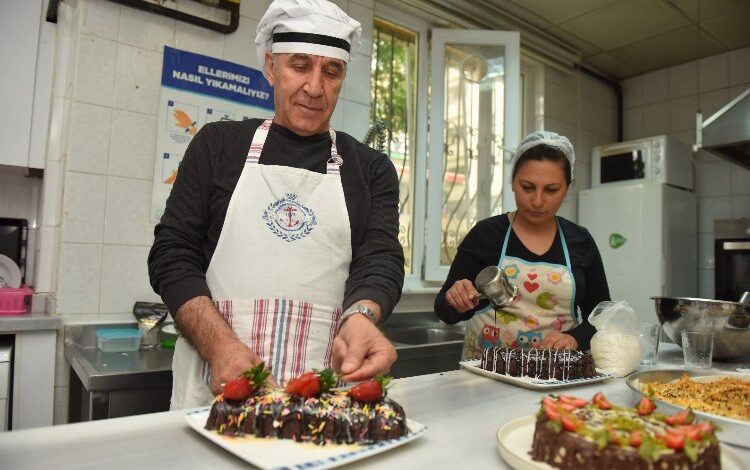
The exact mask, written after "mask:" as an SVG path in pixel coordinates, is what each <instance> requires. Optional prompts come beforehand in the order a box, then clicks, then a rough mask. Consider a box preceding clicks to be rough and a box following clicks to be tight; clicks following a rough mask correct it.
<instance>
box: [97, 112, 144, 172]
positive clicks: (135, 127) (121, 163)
mask: <svg viewBox="0 0 750 470" xmlns="http://www.w3.org/2000/svg"><path fill="white" fill-rule="evenodd" d="M155 145H156V116H149V115H146V114H140V113H133V112H130V111H122V110H115V111H114V113H113V115H112V138H111V145H110V146H109V166H108V171H107V173H108V174H109V175H111V176H126V177H130V178H139V179H143V180H149V181H150V180H151V179H152V178H153V176H154V154H155Z"/></svg>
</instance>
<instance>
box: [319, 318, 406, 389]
mask: <svg viewBox="0 0 750 470" xmlns="http://www.w3.org/2000/svg"><path fill="white" fill-rule="evenodd" d="M395 361H396V348H394V347H393V345H392V344H391V342H390V341H388V339H387V338H386V337H385V336H384V335H383V333H382V332H381V331H380V330H379V329H378V327H377V326H375V324H373V323H372V322H371V321H370V320H368V319H367V318H365V316H364V315H359V314H355V315H352V316H351V317H349V319H348V320H347V321H346V322H344V324H343V325H342V326H341V330H340V331H339V334H338V335H337V336H336V338H335V339H334V340H333V367H334V369H335V370H336V371H337V372H338V373H340V374H341V375H342V376H343V378H344V380H346V381H347V382H356V381H360V380H366V379H369V378H372V377H374V376H375V375H377V374H386V373H388V371H390V370H391V365H392V364H393V363H394V362H395Z"/></svg>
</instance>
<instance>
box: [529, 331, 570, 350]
mask: <svg viewBox="0 0 750 470" xmlns="http://www.w3.org/2000/svg"><path fill="white" fill-rule="evenodd" d="M540 348H542V349H544V348H550V349H578V341H576V339H575V338H573V337H572V336H571V335H569V334H567V333H560V332H559V331H550V332H549V333H547V336H545V337H544V339H543V340H541V341H539V342H538V343H534V344H533V345H532V346H531V349H540Z"/></svg>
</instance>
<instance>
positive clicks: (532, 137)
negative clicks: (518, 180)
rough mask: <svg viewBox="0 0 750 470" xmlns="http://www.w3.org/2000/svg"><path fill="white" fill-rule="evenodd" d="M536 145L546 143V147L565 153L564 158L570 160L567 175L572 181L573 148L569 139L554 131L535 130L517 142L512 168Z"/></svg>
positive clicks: (574, 159)
mask: <svg viewBox="0 0 750 470" xmlns="http://www.w3.org/2000/svg"><path fill="white" fill-rule="evenodd" d="M538 145H546V146H548V147H552V148H556V149H558V150H559V151H560V152H562V154H563V155H565V158H567V159H568V162H570V175H567V176H569V180H570V181H573V168H574V166H575V162H576V153H575V150H573V144H571V143H570V140H568V138H567V137H565V136H564V135H560V134H558V133H556V132H551V131H536V132H532V133H531V134H529V135H527V136H526V137H524V139H523V140H522V141H521V143H520V144H518V148H517V149H516V153H515V155H513V160H512V161H511V163H512V168H513V169H514V170H515V168H516V164H517V163H518V159H519V158H521V157H522V156H523V154H524V153H525V152H526V151H527V150H529V149H531V148H534V147H536V146H538Z"/></svg>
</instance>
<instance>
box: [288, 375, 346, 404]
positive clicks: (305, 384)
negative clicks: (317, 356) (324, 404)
mask: <svg viewBox="0 0 750 470" xmlns="http://www.w3.org/2000/svg"><path fill="white" fill-rule="evenodd" d="M333 382H334V373H333V369H331V368H328V369H324V370H322V371H320V372H318V371H316V370H314V371H312V372H305V373H304V374H302V375H300V376H299V377H295V378H293V379H292V380H290V381H289V383H288V384H287V386H286V392H287V393H288V394H290V395H298V396H301V397H304V398H310V397H315V396H318V395H320V393H321V392H327V391H328V389H329V388H330V387H331V385H332V384H333Z"/></svg>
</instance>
